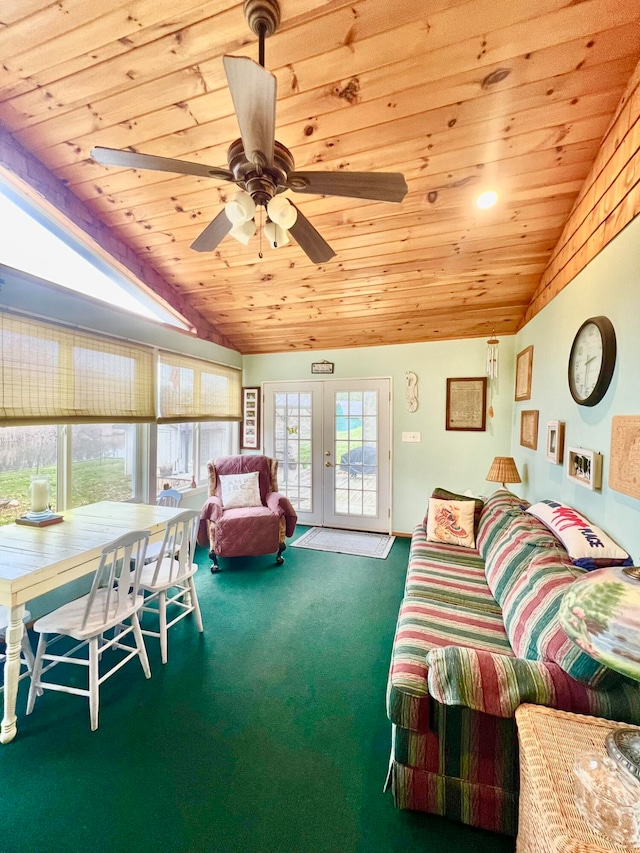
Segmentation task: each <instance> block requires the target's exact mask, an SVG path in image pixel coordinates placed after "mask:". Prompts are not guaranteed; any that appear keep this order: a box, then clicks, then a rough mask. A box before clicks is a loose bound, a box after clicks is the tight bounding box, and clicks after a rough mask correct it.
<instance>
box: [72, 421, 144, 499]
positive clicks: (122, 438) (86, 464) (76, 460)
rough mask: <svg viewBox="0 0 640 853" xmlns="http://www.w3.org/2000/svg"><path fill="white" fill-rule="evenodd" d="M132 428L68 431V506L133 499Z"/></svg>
mask: <svg viewBox="0 0 640 853" xmlns="http://www.w3.org/2000/svg"><path fill="white" fill-rule="evenodd" d="M136 459H137V427H136V425H135V424H119V423H116V424H76V425H74V426H73V427H71V506H84V505H85V504H90V503H96V501H128V500H131V499H133V498H135V497H136V493H137V491H138V489H137V482H136Z"/></svg>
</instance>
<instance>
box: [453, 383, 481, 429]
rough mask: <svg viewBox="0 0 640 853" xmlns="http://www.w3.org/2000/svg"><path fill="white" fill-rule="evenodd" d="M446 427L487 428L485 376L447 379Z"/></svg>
mask: <svg viewBox="0 0 640 853" xmlns="http://www.w3.org/2000/svg"><path fill="white" fill-rule="evenodd" d="M446 417H447V421H446V428H447V429H453V430H475V431H477V432H484V431H485V430H486V428H487V377H486V376H478V377H470V378H466V377H465V378H463V379H447V416H446Z"/></svg>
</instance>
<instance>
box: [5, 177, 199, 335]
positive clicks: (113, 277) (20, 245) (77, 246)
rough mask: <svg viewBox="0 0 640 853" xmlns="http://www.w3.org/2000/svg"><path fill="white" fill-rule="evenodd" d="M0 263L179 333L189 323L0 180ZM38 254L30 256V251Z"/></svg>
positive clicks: (187, 326) (32, 253) (186, 327)
mask: <svg viewBox="0 0 640 853" xmlns="http://www.w3.org/2000/svg"><path fill="white" fill-rule="evenodd" d="M0 220H1V221H2V241H1V242H0V264H5V265H6V266H9V267H13V268H14V269H18V270H22V271H23V272H26V273H30V274H31V275H35V276H37V277H38V278H42V279H44V280H45V281H50V282H53V283H54V284H59V285H61V286H62V287H67V288H69V290H75V291H76V292H78V293H84V294H86V295H87V296H92V297H93V298H94V299H101V300H102V301H103V302H108V303H109V304H110V305H115V306H117V307H118V308H123V309H124V310H126V311H131V312H133V313H135V314H140V315H142V316H143V317H146V318H147V319H150V320H155V321H156V322H158V323H167V324H169V325H172V326H177V327H178V328H180V329H188V328H189V325H188V324H187V323H186V322H184V321H182V320H180V319H179V318H178V317H177V316H176V314H175V313H173V312H171V311H169V310H167V309H166V308H165V307H164V306H163V305H162V303H161V302H160V301H159V300H157V299H154V298H153V296H151V295H149V294H148V293H146V292H145V291H143V289H142V288H141V287H139V286H137V285H135V284H134V283H133V281H129V280H128V279H126V278H125V277H124V276H123V275H121V274H120V273H118V272H116V270H115V269H114V268H113V267H111V266H110V265H109V264H108V263H107V262H106V261H103V260H102V259H101V258H100V257H98V256H97V255H95V254H94V253H93V252H92V250H91V249H90V248H89V247H88V246H85V245H83V244H82V243H81V242H80V241H79V240H78V239H77V238H75V237H73V236H71V234H69V233H67V232H66V231H65V230H64V229H63V228H62V227H61V226H60V225H58V224H57V223H56V222H54V221H53V220H52V219H50V218H49V217H48V216H47V215H46V214H45V213H44V212H43V211H42V210H39V209H38V208H37V207H36V206H35V205H34V204H33V203H32V202H30V201H29V200H28V199H26V198H24V197H23V196H22V195H21V194H20V193H18V192H17V191H16V190H14V189H13V188H12V187H10V186H8V185H7V184H4V183H2V182H0ZM34 246H37V247H38V251H37V252H34V250H33V247H34Z"/></svg>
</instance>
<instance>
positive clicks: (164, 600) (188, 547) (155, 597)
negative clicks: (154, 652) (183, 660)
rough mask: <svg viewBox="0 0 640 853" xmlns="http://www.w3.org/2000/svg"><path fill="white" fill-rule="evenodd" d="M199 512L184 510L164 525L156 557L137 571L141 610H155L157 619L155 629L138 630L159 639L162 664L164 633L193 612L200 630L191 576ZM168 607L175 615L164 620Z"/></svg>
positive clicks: (165, 647)
mask: <svg viewBox="0 0 640 853" xmlns="http://www.w3.org/2000/svg"><path fill="white" fill-rule="evenodd" d="M199 520H200V513H199V512H198V511H197V510H185V512H181V513H180V515H177V516H176V517H175V518H174V519H173V521H170V522H169V524H167V527H166V530H165V535H164V539H163V541H162V545H161V546H160V553H159V555H158V558H157V559H156V560H154V561H153V562H151V563H146V564H145V565H144V566H143V568H142V572H141V574H140V589H141V590H143V591H144V593H145V599H144V606H143V608H142V610H143V611H144V612H145V613H155V614H157V616H158V620H159V629H158V630H157V631H152V630H150V629H148V628H147V627H146V623H145V627H144V628H143V629H142V633H143V634H144V635H145V636H149V637H159V638H160V655H161V658H162V663H166V662H167V657H168V642H167V632H168V630H169V628H171V627H173V625H175V624H176V623H177V622H179V621H180V620H181V619H184V617H185V616H188V615H189V613H193V614H194V616H195V620H196V626H197V628H198V631H200V632H202V631H203V630H204V628H203V626H202V615H201V613H200V605H199V604H198V596H197V594H196V588H195V584H194V582H193V576H194V575H195V573H196V572H197V571H198V566H197V564H196V563H195V561H194V556H195V550H196V533H197V530H198V523H199ZM169 608H171V609H172V610H173V611H174V612H175V615H173V618H171V619H170V620H169V621H167V611H168V609H169Z"/></svg>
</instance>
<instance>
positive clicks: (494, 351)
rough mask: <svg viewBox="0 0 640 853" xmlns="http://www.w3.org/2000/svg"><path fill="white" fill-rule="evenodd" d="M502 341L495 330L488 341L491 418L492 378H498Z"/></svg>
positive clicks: (491, 414)
mask: <svg viewBox="0 0 640 853" xmlns="http://www.w3.org/2000/svg"><path fill="white" fill-rule="evenodd" d="M499 343H500V341H499V340H498V339H497V338H496V335H495V331H493V332H492V333H491V337H490V338H489V340H488V341H487V376H488V377H489V408H488V409H487V414H488V415H489V417H490V418H492V417H493V405H492V402H493V386H492V384H491V380H492V379H497V378H498V344H499Z"/></svg>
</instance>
